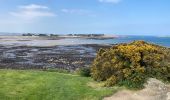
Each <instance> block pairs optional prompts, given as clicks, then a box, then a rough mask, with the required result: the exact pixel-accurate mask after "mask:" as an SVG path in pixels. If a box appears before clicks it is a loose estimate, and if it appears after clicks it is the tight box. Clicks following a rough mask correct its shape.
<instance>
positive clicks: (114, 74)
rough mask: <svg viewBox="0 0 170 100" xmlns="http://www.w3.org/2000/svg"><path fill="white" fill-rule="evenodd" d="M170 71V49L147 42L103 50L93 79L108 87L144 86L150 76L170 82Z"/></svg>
mask: <svg viewBox="0 0 170 100" xmlns="http://www.w3.org/2000/svg"><path fill="white" fill-rule="evenodd" d="M169 73H170V49H168V48H165V47H161V46H158V45H154V44H149V43H147V42H144V41H134V42H132V43H129V44H119V45H115V46H113V47H111V48H110V49H100V50H99V51H98V54H97V56H96V58H95V60H94V62H93V64H92V66H91V75H92V77H93V79H94V80H96V81H106V86H112V85H115V84H121V85H123V84H126V85H127V84H128V85H127V86H129V87H141V86H142V84H143V83H144V82H145V80H146V79H147V78H149V77H155V78H158V79H162V80H165V81H170V74H169ZM129 83H133V84H129Z"/></svg>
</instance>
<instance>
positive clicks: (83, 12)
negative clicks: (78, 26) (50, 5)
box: [61, 9, 89, 15]
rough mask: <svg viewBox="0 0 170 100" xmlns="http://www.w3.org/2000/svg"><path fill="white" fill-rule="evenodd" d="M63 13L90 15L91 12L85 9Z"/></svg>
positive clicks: (67, 10) (66, 10)
mask: <svg viewBox="0 0 170 100" xmlns="http://www.w3.org/2000/svg"><path fill="white" fill-rule="evenodd" d="M61 11H62V12H64V13H70V14H80V15H83V14H87V13H89V11H87V10H83V9H62V10H61Z"/></svg>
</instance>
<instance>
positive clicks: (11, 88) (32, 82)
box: [0, 70, 117, 100]
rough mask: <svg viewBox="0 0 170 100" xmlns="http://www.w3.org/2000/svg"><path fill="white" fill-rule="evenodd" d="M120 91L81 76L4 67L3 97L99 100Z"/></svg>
mask: <svg viewBox="0 0 170 100" xmlns="http://www.w3.org/2000/svg"><path fill="white" fill-rule="evenodd" d="M89 84H92V85H89ZM116 90H117V89H116V88H104V87H100V86H98V85H97V83H94V82H93V81H92V79H91V78H87V77H81V76H77V75H71V74H64V73H57V72H43V71H33V70H29V71H21V70H0V100H99V99H102V98H103V97H104V96H107V95H110V94H112V93H113V92H115V91H116Z"/></svg>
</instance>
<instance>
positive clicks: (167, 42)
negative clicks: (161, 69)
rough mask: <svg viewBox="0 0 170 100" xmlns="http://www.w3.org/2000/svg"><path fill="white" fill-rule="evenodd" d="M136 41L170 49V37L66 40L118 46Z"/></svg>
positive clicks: (67, 40) (68, 40)
mask: <svg viewBox="0 0 170 100" xmlns="http://www.w3.org/2000/svg"><path fill="white" fill-rule="evenodd" d="M134 40H144V41H147V42H150V43H154V44H158V45H161V46H166V47H170V37H154V36H127V37H119V38H115V39H104V40H96V39H66V40H65V42H71V43H73V44H74V43H75V44H118V43H128V42H132V41H134Z"/></svg>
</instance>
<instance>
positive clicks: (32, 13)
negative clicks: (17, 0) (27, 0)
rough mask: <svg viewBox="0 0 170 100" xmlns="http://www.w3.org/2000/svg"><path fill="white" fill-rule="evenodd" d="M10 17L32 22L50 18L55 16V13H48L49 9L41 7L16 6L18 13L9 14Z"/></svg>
mask: <svg viewBox="0 0 170 100" xmlns="http://www.w3.org/2000/svg"><path fill="white" fill-rule="evenodd" d="M10 14H11V15H12V16H15V17H18V18H22V19H26V20H32V19H36V18H39V17H52V16H56V14H55V13H53V12H51V11H49V8H48V7H47V6H42V5H36V4H31V5H24V6H18V11H15V12H10Z"/></svg>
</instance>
